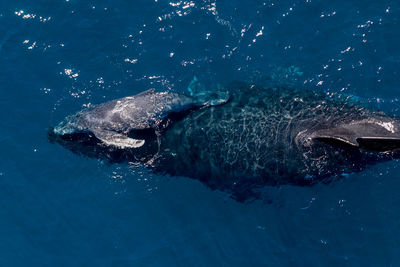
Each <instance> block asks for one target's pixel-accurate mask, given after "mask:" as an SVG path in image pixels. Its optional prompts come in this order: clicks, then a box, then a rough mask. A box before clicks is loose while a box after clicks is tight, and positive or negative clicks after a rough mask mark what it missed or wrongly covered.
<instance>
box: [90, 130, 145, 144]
mask: <svg viewBox="0 0 400 267" xmlns="http://www.w3.org/2000/svg"><path fill="white" fill-rule="evenodd" d="M92 132H93V133H94V135H95V136H96V137H97V138H98V139H99V140H100V141H102V142H103V143H104V144H106V145H111V146H115V147H118V148H138V147H141V146H143V145H144V143H145V140H142V139H133V138H130V137H128V136H126V135H123V134H120V133H116V132H113V131H104V130H95V131H92Z"/></svg>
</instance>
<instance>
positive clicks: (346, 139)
mask: <svg viewBox="0 0 400 267" xmlns="http://www.w3.org/2000/svg"><path fill="white" fill-rule="evenodd" d="M310 138H311V139H313V140H318V141H322V142H326V143H330V144H334V143H337V144H343V145H349V146H352V147H355V148H359V149H362V150H367V151H375V152H389V151H395V150H399V149H400V121H399V120H396V119H393V118H389V117H373V118H367V119H361V120H352V121H349V122H347V123H344V124H340V125H337V126H334V127H330V128H323V129H319V130H317V131H314V132H313V133H312V134H311V135H310Z"/></svg>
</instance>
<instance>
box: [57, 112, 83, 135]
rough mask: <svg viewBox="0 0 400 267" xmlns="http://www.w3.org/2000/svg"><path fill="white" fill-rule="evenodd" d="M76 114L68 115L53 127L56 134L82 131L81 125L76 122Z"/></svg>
mask: <svg viewBox="0 0 400 267" xmlns="http://www.w3.org/2000/svg"><path fill="white" fill-rule="evenodd" d="M76 117H77V116H76V115H72V116H68V117H66V118H65V119H64V120H62V121H61V122H60V123H59V124H58V125H57V126H55V127H54V128H53V132H54V134H56V135H61V136H62V135H66V134H73V133H76V132H80V131H83V130H84V129H83V127H82V126H81V125H79V124H78V123H77V122H76Z"/></svg>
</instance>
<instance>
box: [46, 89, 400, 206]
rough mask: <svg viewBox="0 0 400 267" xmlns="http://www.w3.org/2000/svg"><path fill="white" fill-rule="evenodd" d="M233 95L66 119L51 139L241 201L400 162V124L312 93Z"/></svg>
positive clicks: (148, 101) (132, 103)
mask: <svg viewBox="0 0 400 267" xmlns="http://www.w3.org/2000/svg"><path fill="white" fill-rule="evenodd" d="M227 89H228V91H229V101H228V98H227V97H226V95H224V96H225V97H223V98H218V97H215V98H214V101H212V104H210V103H211V102H209V101H204V98H202V101H199V100H198V99H195V98H193V97H187V96H184V95H179V94H172V93H166V92H165V93H155V92H154V91H150V92H146V93H144V94H140V95H138V96H134V97H130V98H128V99H121V100H115V101H111V102H107V103H105V104H101V105H99V106H95V107H93V108H91V109H89V110H84V111H81V112H78V113H77V114H75V115H72V116H69V117H67V119H66V120H65V121H64V122H61V123H60V124H59V125H58V126H57V127H55V128H54V129H53V130H52V131H51V136H53V137H52V138H53V139H54V140H57V141H58V142H60V143H61V144H62V145H64V146H66V147H68V148H69V149H71V150H72V151H74V152H77V153H82V154H85V155H88V156H93V157H100V158H106V159H109V160H110V161H111V162H114V161H124V160H128V161H140V162H143V163H145V164H146V165H147V166H148V167H149V168H151V169H152V170H154V171H156V172H162V173H168V174H171V175H179V176H187V177H191V178H195V179H199V180H201V181H202V182H204V183H205V184H206V185H208V186H209V187H211V188H214V189H219V190H222V191H226V192H229V193H231V194H232V196H233V197H234V198H236V199H238V200H246V199H249V198H253V197H256V196H257V194H258V192H259V190H260V189H261V188H262V187H264V186H266V185H279V184H295V185H309V184H313V183H315V182H318V181H323V182H328V181H331V180H332V179H335V178H336V177H341V176H345V175H347V174H348V173H349V172H357V171H361V170H363V169H365V168H366V167H367V166H368V165H370V164H373V163H377V162H380V161H384V160H390V159H393V158H397V157H399V154H400V152H398V151H399V150H398V148H400V121H399V120H397V119H395V118H393V117H391V116H388V115H385V114H384V113H382V112H379V111H373V110H369V109H367V108H365V107H362V106H361V105H356V104H352V103H350V102H349V101H347V100H346V98H340V97H336V98H328V97H327V96H326V95H325V94H323V93H320V92H313V91H307V90H293V89H286V88H262V87H257V86H252V85H248V84H245V83H233V84H231V85H229V86H228V87H227ZM220 95H221V94H216V96H220ZM155 99H157V100H155ZM124 101H125V102H127V103H125V102H124Z"/></svg>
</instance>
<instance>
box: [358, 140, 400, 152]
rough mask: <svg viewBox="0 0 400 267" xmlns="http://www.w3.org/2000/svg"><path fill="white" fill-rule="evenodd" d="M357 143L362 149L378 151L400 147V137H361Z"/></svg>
mask: <svg viewBox="0 0 400 267" xmlns="http://www.w3.org/2000/svg"><path fill="white" fill-rule="evenodd" d="M357 143H358V145H359V147H360V148H362V149H367V150H372V151H378V152H386V151H394V150H399V149H400V138H397V137H392V138H390V137H359V138H357Z"/></svg>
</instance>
